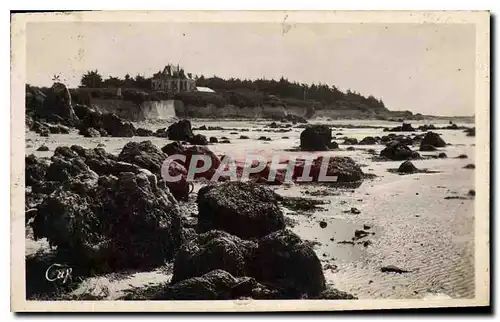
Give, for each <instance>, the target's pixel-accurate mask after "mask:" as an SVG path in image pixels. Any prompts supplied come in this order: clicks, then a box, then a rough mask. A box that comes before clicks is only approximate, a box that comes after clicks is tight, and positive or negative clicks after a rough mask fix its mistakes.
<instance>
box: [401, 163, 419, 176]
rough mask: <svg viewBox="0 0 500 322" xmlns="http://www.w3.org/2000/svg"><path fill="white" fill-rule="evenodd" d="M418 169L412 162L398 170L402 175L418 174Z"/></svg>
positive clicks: (402, 165)
mask: <svg viewBox="0 0 500 322" xmlns="http://www.w3.org/2000/svg"><path fill="white" fill-rule="evenodd" d="M417 171H418V169H417V167H416V166H415V165H413V163H412V162H411V161H405V162H403V163H401V165H400V166H399V168H398V172H400V173H413V172H417Z"/></svg>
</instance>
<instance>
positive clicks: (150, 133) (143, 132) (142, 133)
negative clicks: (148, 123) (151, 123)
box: [135, 127, 154, 136]
mask: <svg viewBox="0 0 500 322" xmlns="http://www.w3.org/2000/svg"><path fill="white" fill-rule="evenodd" d="M135 135H137V136H154V132H153V131H151V130H149V129H143V128H142V127H140V128H138V129H137V130H136V131H135Z"/></svg>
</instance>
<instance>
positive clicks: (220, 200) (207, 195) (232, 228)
mask: <svg viewBox="0 0 500 322" xmlns="http://www.w3.org/2000/svg"><path fill="white" fill-rule="evenodd" d="M279 199H280V197H279V196H278V195H277V194H276V193H274V192H273V191H272V190H269V189H267V188H265V187H262V186H260V185H258V184H256V183H251V182H226V183H223V184H219V185H208V186H205V187H203V188H201V189H200V191H199V192H198V198H197V203H198V211H199V214H198V227H199V228H200V230H201V231H209V230H212V229H220V230H224V231H226V232H228V233H230V234H233V235H236V236H238V237H240V238H244V239H250V238H255V237H257V238H258V237H262V236H265V235H267V234H269V233H271V232H273V231H276V230H279V229H282V228H284V227H285V220H284V216H283V212H282V211H281V209H280V208H279V206H278V200H279Z"/></svg>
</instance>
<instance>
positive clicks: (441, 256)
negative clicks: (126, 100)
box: [26, 120, 475, 299]
mask: <svg viewBox="0 0 500 322" xmlns="http://www.w3.org/2000/svg"><path fill="white" fill-rule="evenodd" d="M169 123H172V122H158V121H156V122H150V123H141V124H137V125H138V126H141V127H147V128H150V129H153V130H156V129H157V128H160V127H165V126H168V124H169ZM192 123H193V126H194V127H199V126H201V125H207V126H222V127H224V128H239V129H244V128H249V129H251V130H250V131H245V132H243V131H241V130H239V131H236V132H238V134H230V132H233V130H223V131H195V132H196V133H201V134H204V135H206V136H207V137H210V136H215V137H217V138H219V139H220V137H221V136H226V137H228V138H229V140H230V141H231V143H230V144H220V143H219V144H214V145H210V146H209V148H210V149H211V150H213V151H214V152H215V153H216V154H229V155H232V156H236V157H238V156H240V157H242V156H244V155H246V154H250V153H251V154H261V155H265V156H269V157H270V156H272V155H273V154H276V153H278V154H280V155H283V156H299V155H303V153H302V152H293V151H285V150H287V149H293V148H296V147H298V145H299V135H300V132H301V131H302V129H300V128H292V130H291V131H290V132H286V133H273V132H265V131H256V130H257V129H262V128H263V126H264V125H267V124H269V123H270V121H206V120H193V121H192ZM313 123H314V122H313ZM325 123H329V124H335V126H336V127H337V128H336V129H335V130H334V131H333V132H332V134H333V135H334V136H337V137H344V136H348V137H355V138H357V139H362V138H364V137H365V136H382V135H387V133H384V132H382V128H351V129H349V128H342V125H344V126H345V124H357V125H359V124H365V125H368V126H387V127H392V126H396V125H398V123H394V122H392V123H391V122H383V121H359V122H358V121H352V120H343V121H329V122H325ZM412 124H413V126H414V127H417V126H418V125H420V124H429V123H428V122H412ZM433 124H434V125H436V126H446V125H447V123H441V124H439V123H433ZM459 125H460V124H459ZM467 125H468V126H473V125H471V124H467ZM337 132H339V133H342V135H336V133H337ZM435 132H438V133H440V134H441V135H442V138H443V139H444V140H445V141H446V142H447V143H451V144H452V145H448V146H446V147H445V148H441V149H439V150H440V151H437V152H423V153H421V154H423V155H437V154H438V153H439V152H445V153H446V154H447V155H448V158H447V159H426V160H416V161H414V162H413V163H414V164H415V166H416V167H417V168H419V169H429V170H435V171H438V172H437V173H417V174H411V175H399V174H397V173H391V172H389V171H388V169H391V168H397V167H398V166H399V165H400V164H401V162H374V161H372V155H371V154H369V153H367V152H366V150H368V149H375V151H376V153H377V154H378V153H380V151H381V150H382V149H383V147H384V146H383V145H373V146H368V145H364V146H354V147H355V149H356V150H355V151H346V150H345V148H346V147H347V146H346V145H340V150H339V151H329V152H326V153H325V154H326V155H338V156H349V157H352V158H353V159H354V160H355V161H356V162H358V163H360V164H362V165H364V166H363V171H364V172H365V173H373V174H375V175H376V176H377V177H376V178H374V179H369V180H365V181H364V182H363V184H362V185H361V186H360V187H359V188H357V189H336V188H332V187H325V186H318V185H313V184H300V185H297V184H292V185H283V186H279V187H272V189H275V190H276V191H277V192H279V193H280V194H282V195H286V196H304V197H311V198H318V199H322V200H324V201H327V202H328V203H327V204H324V205H321V207H322V208H324V210H323V211H315V212H313V213H310V214H307V215H304V214H291V213H290V212H289V211H286V216H287V217H288V218H291V220H292V222H293V223H294V224H293V227H292V230H294V231H295V232H296V233H298V234H299V235H300V236H301V237H302V238H303V239H306V240H311V241H316V242H318V244H316V246H315V250H316V252H317V255H318V257H319V258H320V260H321V261H322V263H323V265H324V268H325V270H324V272H325V277H326V278H327V281H328V282H333V283H334V284H335V285H336V287H337V288H338V289H340V290H343V291H347V292H350V293H353V294H355V295H356V296H358V297H359V298H362V299H369V298H436V297H437V298H448V297H451V298H463V297H474V288H475V286H474V200H473V199H463V200H462V199H449V200H448V199H444V198H445V197H448V196H467V193H468V191H469V190H470V189H474V170H468V169H463V167H464V166H465V165H466V164H469V163H475V153H474V150H475V147H474V144H475V138H474V137H467V136H466V135H465V133H464V132H463V131H462V130H437V131H435ZM240 135H246V136H248V137H249V139H239V136H240ZM260 136H267V137H270V138H271V139H272V140H271V141H258V140H256V139H257V138H258V137H260ZM283 136H288V137H289V138H288V139H283ZM144 140H151V141H152V142H153V143H154V144H156V145H157V146H158V147H162V146H164V145H165V144H168V143H169V142H171V141H169V140H167V139H163V138H154V137H151V138H150V137H148V138H143V137H134V138H102V139H101V138H84V137H82V136H79V135H77V134H76V132H73V133H72V134H70V135H63V134H62V135H51V136H50V137H48V138H43V137H40V136H38V135H36V134H35V133H33V132H27V133H26V144H27V147H26V154H30V153H34V154H35V155H37V156H51V155H52V154H53V151H54V149H55V148H56V147H57V146H60V145H72V144H78V145H81V146H84V147H86V148H93V147H97V145H98V144H100V143H101V144H104V145H105V146H104V148H105V149H106V150H107V151H108V152H111V153H119V152H120V151H121V149H122V147H123V146H124V145H125V144H126V143H127V142H130V141H136V142H140V141H144ZM337 142H338V143H341V142H343V140H338V141H337ZM42 143H43V144H45V145H47V146H48V147H49V149H50V150H49V151H48V152H38V151H35V150H36V149H37V148H38V147H39V146H40V145H41V144H42ZM414 149H417V147H414ZM417 150H418V149H417ZM322 154H323V153H322ZM460 154H466V155H468V159H456V158H455V157H456V156H458V155H460ZM197 186H198V185H197ZM325 190H326V192H325V194H326V195H321V196H319V197H312V195H314V192H315V191H320V192H321V191H325ZM306 192H309V193H310V194H307V193H306ZM351 207H355V208H357V209H359V210H360V211H361V213H360V214H352V213H345V211H346V210H349V209H351ZM320 221H326V222H327V227H326V228H321V227H320V226H319V222H320ZM364 225H368V226H370V228H369V229H365V230H366V231H368V232H373V233H374V234H372V235H369V236H367V237H364V238H362V239H359V242H364V241H368V240H369V241H370V242H371V244H369V245H367V246H366V247H365V246H364V245H362V244H355V245H350V244H339V243H338V242H339V241H344V240H348V241H349V240H351V238H352V237H353V236H354V231H355V230H356V229H360V230H361V229H364V228H363V226H364ZM331 239H333V240H331ZM356 242H357V241H356ZM34 245H35V246H34ZM31 248H33V249H34V248H36V244H34V243H30V249H31ZM388 265H395V266H398V267H400V268H403V269H405V270H408V271H410V272H409V273H403V274H397V273H382V272H381V271H380V268H381V267H382V266H388ZM158 274H160V275H161V276H160V277H159V276H158ZM168 279H169V277H168V276H167V275H164V274H163V275H162V273H158V272H149V273H147V272H142V273H135V274H131V275H130V276H129V277H128V279H126V280H125V281H126V283H129V284H131V285H133V286H138V285H143V284H144V285H145V284H147V283H150V282H154V283H159V282H164V281H166V280H168ZM92 281H94V282H92ZM95 281H99V283H102V281H101V280H100V279H99V278H96V279H94V280H91V281H88V282H87V284H85V285H84V286H82V287H86V288H88V287H89V283H90V285H94V284H96V283H97V282H95ZM92 283H93V284H92ZM107 283H108V282H107ZM109 283H110V284H109V285H108V284H106V287H107V288H108V289H111V290H115V291H114V292H111V295H109V298H110V299H111V298H116V297H117V294H121V293H123V291H124V289H126V283H125V282H124V281H121V282H118V281H116V282H109ZM116 283H121V284H116ZM115 284H116V285H115ZM80 291H81V290H80Z"/></svg>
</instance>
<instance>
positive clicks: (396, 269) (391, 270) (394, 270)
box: [380, 265, 410, 274]
mask: <svg viewBox="0 0 500 322" xmlns="http://www.w3.org/2000/svg"><path fill="white" fill-rule="evenodd" d="M380 271H381V272H382V273H398V274H401V273H409V272H410V271H407V270H404V269H401V268H399V267H397V266H394V265H389V266H384V267H382V268H380Z"/></svg>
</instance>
